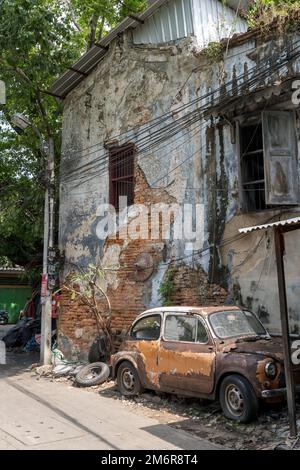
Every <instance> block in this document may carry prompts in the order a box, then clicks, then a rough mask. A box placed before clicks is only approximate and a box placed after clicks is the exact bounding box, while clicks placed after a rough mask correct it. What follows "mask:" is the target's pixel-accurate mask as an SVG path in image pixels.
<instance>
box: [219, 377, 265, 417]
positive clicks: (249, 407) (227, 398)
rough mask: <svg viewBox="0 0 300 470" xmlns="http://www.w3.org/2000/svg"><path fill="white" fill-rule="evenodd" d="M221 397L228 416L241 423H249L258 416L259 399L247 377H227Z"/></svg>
mask: <svg viewBox="0 0 300 470" xmlns="http://www.w3.org/2000/svg"><path fill="white" fill-rule="evenodd" d="M219 398H220V403H221V407H222V410H223V413H224V415H225V416H226V418H229V419H232V420H234V421H239V422H240V423H249V422H250V421H253V420H254V419H256V418H257V412H258V399H257V397H256V395H255V393H254V390H253V388H252V386H251V384H250V383H249V381H248V380H247V379H246V378H245V377H242V376H241V375H229V376H227V377H225V379H224V380H223V381H222V383H221V387H220V397H219Z"/></svg>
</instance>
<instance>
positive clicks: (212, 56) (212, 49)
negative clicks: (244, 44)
mask: <svg viewBox="0 0 300 470" xmlns="http://www.w3.org/2000/svg"><path fill="white" fill-rule="evenodd" d="M203 54H204V55H205V57H206V58H207V59H209V60H211V61H212V62H219V61H220V60H222V58H223V45H222V43H221V42H216V41H212V42H210V43H209V44H207V46H206V48H205V49H204V50H203Z"/></svg>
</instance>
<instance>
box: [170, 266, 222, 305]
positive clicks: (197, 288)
mask: <svg viewBox="0 0 300 470" xmlns="http://www.w3.org/2000/svg"><path fill="white" fill-rule="evenodd" d="M173 283H174V285H175V288H176V291H175V293H174V295H173V296H172V298H171V300H172V303H174V305H188V306H196V305H203V306H204V305H213V306H215V305H222V304H224V302H225V300H226V298H227V296H228V293H227V292H226V290H225V289H223V288H222V287H220V286H218V285H215V284H210V283H209V282H208V279H207V276H206V274H205V273H204V272H203V271H202V270H194V269H192V268H190V267H189V266H178V267H177V268H176V271H175V275H174V280H173Z"/></svg>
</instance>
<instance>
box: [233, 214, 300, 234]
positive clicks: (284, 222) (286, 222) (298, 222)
mask: <svg viewBox="0 0 300 470" xmlns="http://www.w3.org/2000/svg"><path fill="white" fill-rule="evenodd" d="M286 225H300V217H294V218H293V219H286V220H279V221H277V222H272V223H269V224H263V225H254V226H253V227H245V228H240V229H239V232H240V233H249V232H255V231H257V230H266V229H268V228H272V227H284V226H286Z"/></svg>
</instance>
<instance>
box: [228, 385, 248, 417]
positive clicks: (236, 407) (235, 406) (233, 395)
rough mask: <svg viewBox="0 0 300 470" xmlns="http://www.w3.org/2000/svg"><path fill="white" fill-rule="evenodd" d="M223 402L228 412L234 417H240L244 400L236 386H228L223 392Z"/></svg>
mask: <svg viewBox="0 0 300 470" xmlns="http://www.w3.org/2000/svg"><path fill="white" fill-rule="evenodd" d="M225 400H226V404H227V406H228V408H229V409H230V411H231V412H232V413H233V414H235V415H236V416H240V415H241V414H242V413H243V409H244V398H243V395H242V393H241V391H240V389H239V388H238V387H237V386H236V385H228V387H227V388H226V391H225Z"/></svg>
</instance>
